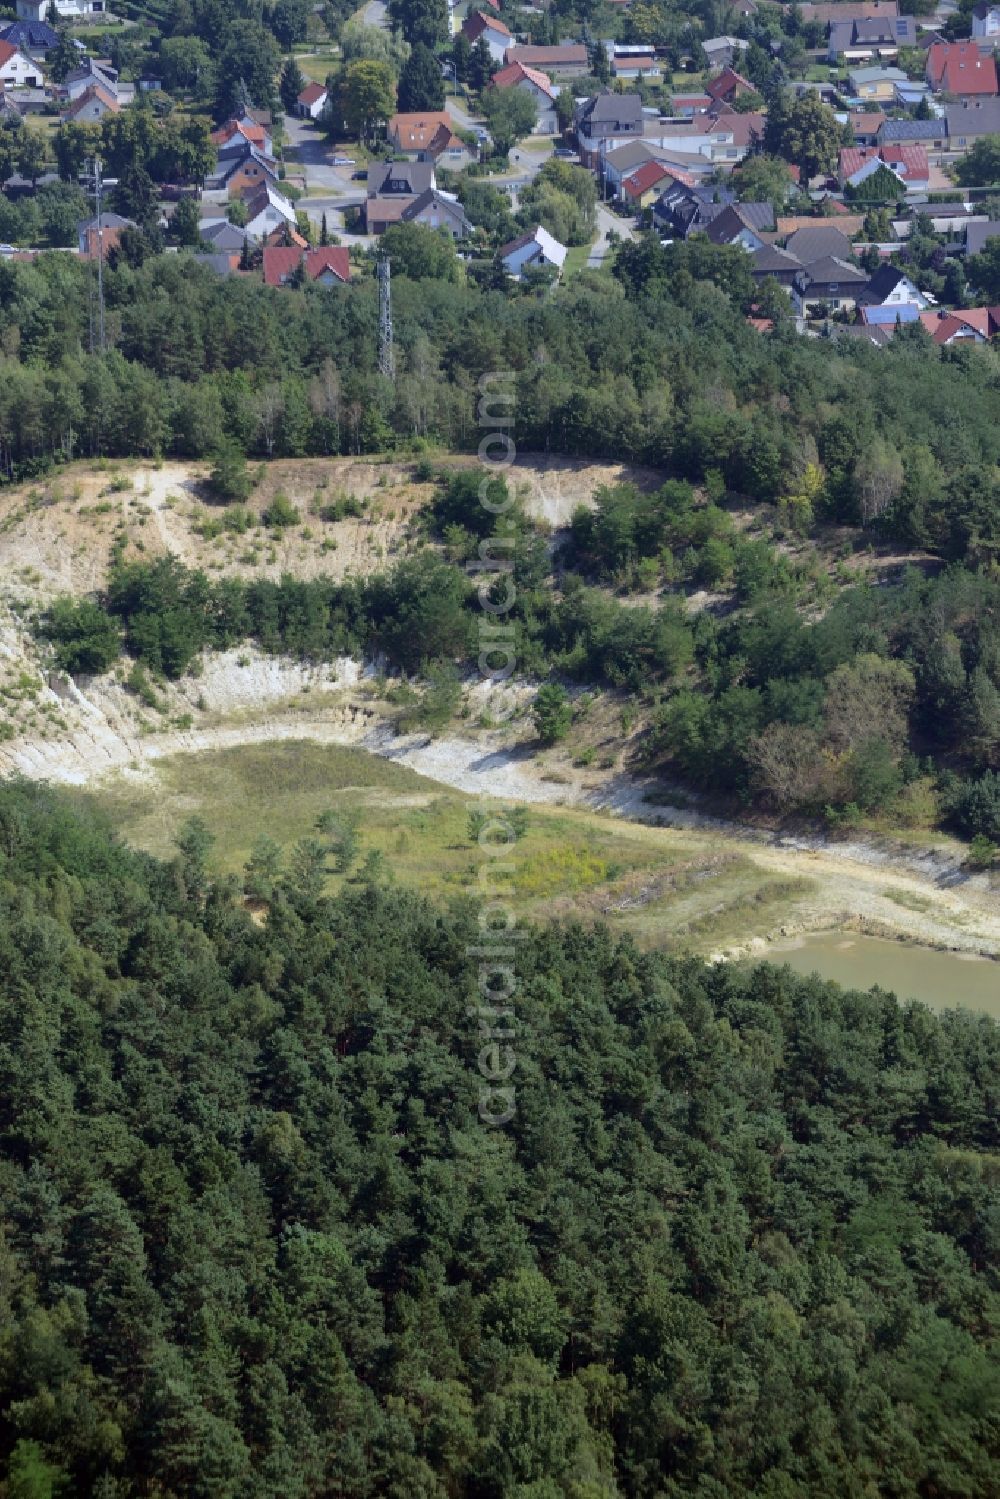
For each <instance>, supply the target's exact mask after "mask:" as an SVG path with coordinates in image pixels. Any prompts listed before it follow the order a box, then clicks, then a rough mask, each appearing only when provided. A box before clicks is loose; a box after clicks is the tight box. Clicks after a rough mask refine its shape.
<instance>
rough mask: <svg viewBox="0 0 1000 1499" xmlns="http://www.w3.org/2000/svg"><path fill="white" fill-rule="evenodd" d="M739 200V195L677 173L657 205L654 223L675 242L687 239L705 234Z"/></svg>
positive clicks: (654, 207)
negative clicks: (713, 222)
mask: <svg viewBox="0 0 1000 1499" xmlns="http://www.w3.org/2000/svg"><path fill="white" fill-rule="evenodd" d="M735 201H736V195H735V193H732V192H729V191H728V190H726V189H723V188H714V187H707V186H702V185H701V184H699V183H697V182H695V180H694V178H692V177H691V176H690V175H689V174H687V173H681V172H676V171H675V172H673V173H671V181H670V184H669V186H667V187H666V188H664V190H663V191H662V192H661V194H660V196H659V197H658V198H657V200H656V202H655V203H654V204H653V222H654V223H655V224H656V225H657V227H658V228H660V229H662V230H664V231H666V232H667V233H668V234H669V235H670V236H671V238H672V239H687V238H689V236H690V235H692V234H705V233H706V232H707V230H708V226H709V224H711V222H712V220H713V219H714V218H716V217H717V216H718V215H719V214H720V213H722V212H723V210H724V209H725V208H727V207H728V206H729V205H730V204H731V203H735Z"/></svg>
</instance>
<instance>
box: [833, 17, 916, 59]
mask: <svg viewBox="0 0 1000 1499" xmlns="http://www.w3.org/2000/svg"><path fill="white" fill-rule="evenodd" d="M916 44H917V23H916V22H915V21H914V19H913V17H912V16H890V15H879V16H866V17H863V18H860V19H858V18H855V19H852V20H848V19H846V18H845V19H844V20H839V21H834V22H832V23H831V25H830V36H829V49H828V52H827V56H828V58H829V60H830V62H839V61H840V60H841V59H842V60H843V61H844V62H847V63H858V62H866V61H868V60H869V59H871V58H876V57H883V58H885V57H896V56H897V54H898V52H899V49H900V47H915V46H916Z"/></svg>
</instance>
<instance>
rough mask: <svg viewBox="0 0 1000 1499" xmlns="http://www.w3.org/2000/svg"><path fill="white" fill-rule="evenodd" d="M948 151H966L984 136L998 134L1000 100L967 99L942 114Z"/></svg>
mask: <svg viewBox="0 0 1000 1499" xmlns="http://www.w3.org/2000/svg"><path fill="white" fill-rule="evenodd" d="M944 119H945V125H946V126H947V129H948V150H949V151H967V150H968V149H969V147H970V146H974V145H975V143H976V141H978V140H981V139H982V138H983V136H984V135H998V134H1000V99H967V100H965V101H964V103H961V104H949V105H948V107H947V109H946V110H945V112H944Z"/></svg>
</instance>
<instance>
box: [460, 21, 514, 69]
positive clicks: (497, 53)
mask: <svg viewBox="0 0 1000 1499" xmlns="http://www.w3.org/2000/svg"><path fill="white" fill-rule="evenodd" d="M462 33H463V35H464V36H465V37H467V38H468V41H469V45H470V46H475V44H476V42H478V41H479V38H480V37H482V38H483V39H484V41H485V42H486V45H487V47H488V48H489V49H490V56H491V57H492V59H493V61H494V62H503V60H504V53H505V52H506V50H507V48H508V47H509V46H510V45H511V43H512V42H513V40H514V39H513V37H512V36H511V34H510V32H509V30H508V29H507V27H506V26H505V25H504V23H503V21H501V20H500V17H499V16H491V15H488V14H487V13H486V12H485V11H481V10H475V11H470V13H469V14H468V15H467V16H466V18H465V21H464V22H463V24H462Z"/></svg>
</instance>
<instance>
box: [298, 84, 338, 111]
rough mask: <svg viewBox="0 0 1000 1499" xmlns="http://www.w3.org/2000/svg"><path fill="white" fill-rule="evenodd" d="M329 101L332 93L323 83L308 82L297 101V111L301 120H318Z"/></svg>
mask: <svg viewBox="0 0 1000 1499" xmlns="http://www.w3.org/2000/svg"><path fill="white" fill-rule="evenodd" d="M329 102H330V95H329V93H328V92H327V90H326V89H325V88H324V86H323V84H322V83H307V84H306V86H305V88H304V89H303V90H302V92H301V94H300V95H299V97H298V98H297V99H296V101H295V112H296V114H297V115H298V116H299V119H300V120H318V119H320V118H321V116H322V114H323V112H324V110H325V109H326V106H327V104H328V103H329Z"/></svg>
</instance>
